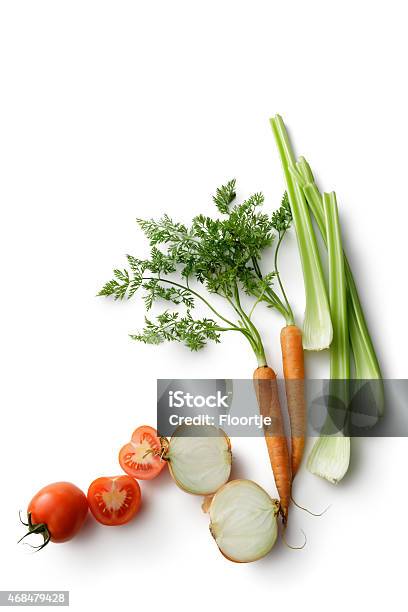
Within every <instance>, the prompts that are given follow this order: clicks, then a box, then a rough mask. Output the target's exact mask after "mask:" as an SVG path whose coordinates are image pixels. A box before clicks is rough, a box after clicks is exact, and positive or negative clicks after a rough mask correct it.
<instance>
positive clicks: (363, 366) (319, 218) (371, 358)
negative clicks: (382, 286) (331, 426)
mask: <svg viewBox="0 0 408 612" xmlns="http://www.w3.org/2000/svg"><path fill="white" fill-rule="evenodd" d="M290 171H291V174H292V176H293V177H294V178H295V179H296V182H297V183H298V185H299V187H301V188H302V190H303V193H304V195H305V197H306V200H307V203H308V205H309V208H310V210H311V211H312V213H313V215H314V217H315V219H316V222H317V225H318V227H319V230H320V233H321V235H322V238H323V240H324V241H325V243H326V244H327V236H326V222H325V216H324V208H323V199H322V195H321V193H320V191H319V189H318V187H317V185H316V183H315V180H314V176H313V172H312V170H311V168H310V165H309V164H308V162H307V161H306V159H305V158H304V157H299V161H298V162H297V163H296V167H295V168H294V167H293V166H292V167H291V169H290ZM343 253H344V251H343ZM344 271H345V276H346V283H347V289H348V294H347V299H348V314H349V333H350V341H351V348H352V351H353V358H354V367H355V374H354V375H355V378H357V379H361V380H375V381H377V382H376V383H375V385H374V386H372V391H373V396H374V398H375V403H376V411H377V416H379V417H380V416H382V415H383V413H384V404H385V400H384V385H383V382H382V374H381V369H380V365H379V363H378V359H377V355H376V353H375V349H374V345H373V342H372V340H371V336H370V332H369V330H368V326H367V322H366V320H365V316H364V311H363V308H362V306H361V302H360V298H359V295H358V291H357V287H356V283H355V281H354V277H353V273H352V271H351V268H350V264H349V262H348V259H347V257H346V254H345V253H344Z"/></svg>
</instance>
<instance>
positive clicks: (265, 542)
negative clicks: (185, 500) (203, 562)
mask: <svg viewBox="0 0 408 612" xmlns="http://www.w3.org/2000/svg"><path fill="white" fill-rule="evenodd" d="M278 511H279V502H278V500H276V499H272V498H271V497H270V496H269V495H268V494H267V493H266V491H264V489H262V487H260V486H259V485H257V484H256V483H255V482H253V481H252V480H232V481H231V482H229V483H227V484H226V485H224V486H223V487H222V488H221V489H220V490H219V491H218V492H217V493H216V494H215V495H214V498H213V500H212V502H211V506H210V509H209V514H210V520H211V523H210V531H211V534H212V536H213V538H214V539H215V541H216V542H217V545H218V548H219V549H220V551H221V552H222V554H223V555H224V556H225V557H227V559H229V560H230V561H235V562H237V563H248V562H250V561H257V560H258V559H261V558H262V557H264V556H265V555H266V554H268V552H269V551H270V550H271V549H272V547H273V545H274V544H275V542H276V538H277V536H278V524H277V520H276V516H277V514H278Z"/></svg>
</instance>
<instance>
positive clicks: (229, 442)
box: [164, 425, 232, 496]
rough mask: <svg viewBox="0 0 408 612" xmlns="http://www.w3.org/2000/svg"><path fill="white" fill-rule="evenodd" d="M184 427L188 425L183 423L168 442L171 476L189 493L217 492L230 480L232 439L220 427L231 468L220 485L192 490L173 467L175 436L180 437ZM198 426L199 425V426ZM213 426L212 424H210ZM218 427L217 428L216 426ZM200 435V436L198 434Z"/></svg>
mask: <svg viewBox="0 0 408 612" xmlns="http://www.w3.org/2000/svg"><path fill="white" fill-rule="evenodd" d="M183 427H188V426H186V425H182V426H181V427H178V428H177V429H176V431H175V432H174V434H173V436H172V437H171V439H170V441H169V442H168V448H167V452H166V455H165V457H164V458H165V459H166V461H167V465H168V468H169V472H170V475H171V477H172V478H173V480H174V482H175V483H176V485H177V486H178V487H179V488H180V489H181V490H182V491H185V492H186V493H189V494H190V495H200V496H202V495H205V496H206V495H213V494H214V493H216V492H217V490H218V489H219V488H220V487H222V486H223V485H224V484H225V483H226V482H228V480H229V477H230V474H231V465H232V452H231V441H230V439H229V437H228V436H227V434H226V433H225V432H224V431H223V430H222V429H218V432H219V433H220V434H221V435H222V436H223V439H224V440H225V451H226V453H227V465H229V470H228V474H227V475H226V478H225V479H224V480H223V481H222V482H220V484H219V486H217V487H216V489H215V490H207V489H206V490H195V491H192V490H190V489H189V488H188V486H186V485H185V484H184V483H183V482H181V481H180V479H179V478H178V477H177V474H176V473H175V472H176V470H175V469H174V468H173V465H172V459H171V453H172V442H173V441H174V439H175V438H177V437H180V435H178V434H180V430H181V429H182V428H183ZM197 427H198V426H197ZM210 427H212V426H210ZM214 429H217V428H214ZM197 437H198V436H197ZM173 448H174V444H173Z"/></svg>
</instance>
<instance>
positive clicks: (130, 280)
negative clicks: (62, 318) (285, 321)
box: [99, 181, 292, 520]
mask: <svg viewBox="0 0 408 612" xmlns="http://www.w3.org/2000/svg"><path fill="white" fill-rule="evenodd" d="M235 197H236V194H235V181H230V182H229V183H227V184H226V185H223V186H222V187H220V188H219V189H217V192H216V195H215V196H214V198H213V199H214V203H215V205H216V207H217V208H218V211H219V212H220V213H221V214H222V215H223V218H222V219H219V218H217V219H212V218H210V217H206V216H204V215H198V216H197V217H195V218H194V219H193V221H192V224H191V226H190V227H187V226H186V225H184V224H182V223H178V222H175V221H173V220H172V219H171V218H170V217H169V216H167V215H165V216H164V217H163V218H162V219H159V220H158V221H155V220H153V219H150V220H139V225H140V226H141V228H142V229H143V231H144V232H145V234H146V236H147V238H148V239H149V242H150V247H151V256H150V259H138V258H136V257H133V256H130V255H128V263H129V269H125V270H115V271H114V278H113V279H112V280H110V281H109V282H108V283H106V284H105V286H104V287H103V289H102V290H101V291H100V293H99V295H105V296H113V297H114V298H115V299H123V298H124V297H125V296H127V297H128V298H130V297H132V296H133V295H134V294H135V293H136V291H137V290H138V289H140V288H142V289H144V291H145V295H144V301H145V304H146V309H147V310H149V309H150V308H151V306H152V304H153V303H154V302H155V301H156V300H158V299H161V300H164V301H167V302H170V303H173V304H176V305H177V306H180V305H182V306H184V307H185V310H186V312H185V314H182V313H180V311H179V310H178V311H173V312H170V311H169V310H165V311H164V312H162V313H161V314H160V315H158V316H157V318H156V320H155V321H152V320H151V319H148V318H146V325H145V328H144V330H143V331H142V332H140V333H137V334H134V335H132V338H133V339H135V340H138V341H141V342H144V343H148V344H159V343H161V342H164V341H176V342H182V343H184V344H185V345H186V346H187V347H188V348H190V349H191V350H193V351H196V350H199V349H201V348H202V347H203V346H205V344H206V342H207V341H209V340H212V341H215V342H219V341H220V335H221V333H222V332H227V331H235V332H239V333H240V334H242V335H243V336H244V337H245V338H246V340H247V341H248V343H249V344H250V346H251V348H252V350H253V352H254V354H255V357H256V359H257V362H258V370H259V369H261V370H262V369H263V368H268V364H267V360H266V356H265V349H264V345H263V341H262V338H261V335H260V333H259V330H258V329H257V327H256V326H255V324H254V322H253V320H252V315H253V313H254V309H255V307H256V306H257V305H258V304H259V303H260V302H261V301H263V298H264V296H265V295H268V296H269V299H270V300H271V301H273V303H274V305H276V307H277V308H278V309H279V308H280V309H281V310H282V314H283V313H285V312H286V311H287V310H288V309H287V307H285V304H284V303H283V302H282V301H281V300H280V298H279V297H278V296H277V294H276V293H275V291H274V289H273V278H274V276H275V273H271V274H268V275H266V276H262V274H261V273H260V270H259V266H257V262H258V260H259V258H260V255H261V252H262V251H263V249H265V248H266V247H268V246H270V245H271V243H272V240H273V236H274V223H273V220H272V219H271V218H270V217H268V215H265V214H262V213H260V212H259V207H260V206H261V205H262V203H263V200H264V198H263V196H262V194H260V193H256V194H254V195H252V196H251V197H250V198H248V199H247V200H246V201H245V202H243V203H242V204H239V205H238V204H237V205H234V206H232V202H233V201H234V199H235ZM159 245H163V247H164V248H163V250H159ZM176 279H177V280H176ZM201 288H202V289H204V290H206V292H207V293H204V294H203V292H202V291H201ZM242 290H243V291H245V292H246V293H247V294H248V295H252V296H256V300H255V302H254V303H253V306H252V308H251V309H250V310H247V309H246V308H245V306H244V305H243V303H242V301H241V291H242ZM214 295H217V296H218V297H219V298H222V299H223V300H225V302H226V303H227V305H228V307H229V308H230V310H231V313H232V314H230V315H228V316H226V315H225V314H224V313H221V312H220V310H219V306H218V302H216V301H215V300H213V299H212V298H213V296H214ZM197 302H200V303H201V305H203V306H204V307H205V308H206V309H207V310H209V311H210V314H211V316H212V317H215V319H213V318H207V317H203V318H200V319H195V318H193V316H192V314H191V311H192V310H193V309H194V308H195V306H196V303H197ZM289 318H290V316H289ZM290 320H292V319H291V318H290ZM258 374H259V372H258V371H257V372H256V373H255V380H256V379H257V378H258ZM269 374H270V372H269V370H268V375H269ZM264 397H265V398H266V400H265V401H268V402H269V401H270V398H271V396H270V395H264V394H261V395H259V398H261V400H262V401H263V399H262V398H264ZM277 402H278V397H277V396H276V404H275V405H274V407H273V409H274V411H276V409H277V406H279V404H278V403H277ZM260 411H261V413H262V414H269V412H270V411H271V406H270V405H267V404H265V405H262V406H260ZM279 411H280V408H279ZM272 433H273V432H272ZM270 438H271V439H270V440H267V444H268V450H269V451H270V452H269V456H270V460H271V463H272V469H273V471H274V474H276V473H278V472H282V471H283V472H284V473H285V474H289V482H291V477H290V464H289V463H287V464H285V465H284V468H283V470H282V466H281V464H282V462H283V461H285V463H286V457H288V453H287V452H285V453H283V454H281V453H275V452H271V447H272V446H273V444H274V443H275V442H274V439H273V438H274V436H273V435H271V436H270ZM276 444H279V446H280V447H282V446H285V445H286V446H287V441H286V438H284V437H282V436H277V440H276ZM277 460H279V462H280V464H279V465H274V461H277ZM289 499H290V495H289ZM287 509H288V501H287V497H286V494H285V498H284V499H282V515H283V517H284V520H286V517H287Z"/></svg>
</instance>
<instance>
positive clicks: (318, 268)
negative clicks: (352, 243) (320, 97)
mask: <svg viewBox="0 0 408 612" xmlns="http://www.w3.org/2000/svg"><path fill="white" fill-rule="evenodd" d="M270 123H271V126H272V131H273V134H274V137H275V140H276V144H277V147H278V151H279V155H280V158H281V161H282V166H283V171H284V174H285V179H286V186H287V192H288V196H289V202H290V207H291V210H292V216H293V222H294V226H295V230H296V236H297V240H298V247H299V253H300V259H301V262H302V269H303V279H304V285H305V296H306V309H305V317H304V322H303V347H304V348H305V349H306V350H310V351H319V350H322V349H326V348H328V347H329V346H330V343H331V341H332V336H333V329H332V324H331V319H330V310H329V303H328V299H327V294H326V288H325V284H324V277H323V271H322V265H321V261H320V255H319V250H318V248H317V243H316V237H315V234H314V230H313V226H312V222H311V219H310V215H309V210H308V206H307V203H306V200H305V196H304V195H303V192H302V190H301V188H300V187H299V185H298V184H297V182H296V181H295V180H294V178H293V176H292V173H291V171H290V168H291V167H292V166H294V165H295V157H294V154H293V151H292V147H291V145H290V142H289V137H288V134H287V131H286V128H285V124H284V123H283V120H282V117H280V116H279V115H276V116H275V117H274V118H273V119H271V120H270Z"/></svg>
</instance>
